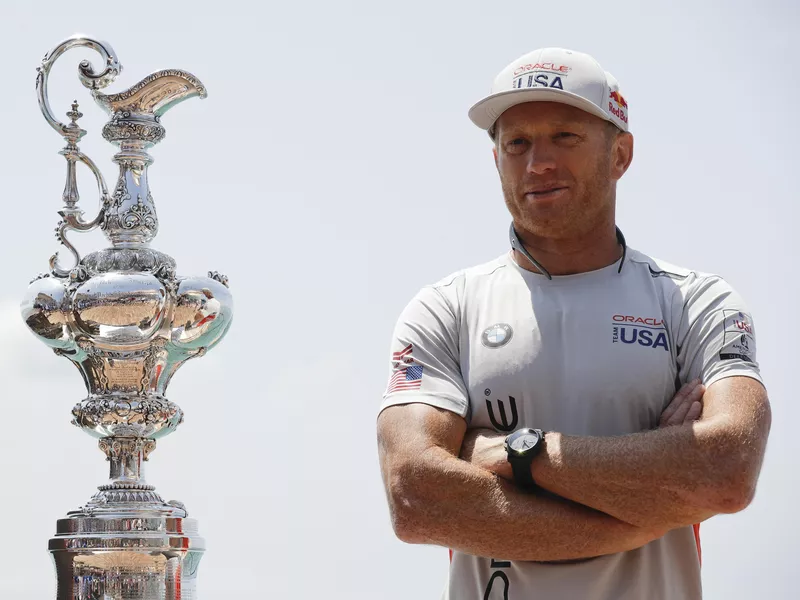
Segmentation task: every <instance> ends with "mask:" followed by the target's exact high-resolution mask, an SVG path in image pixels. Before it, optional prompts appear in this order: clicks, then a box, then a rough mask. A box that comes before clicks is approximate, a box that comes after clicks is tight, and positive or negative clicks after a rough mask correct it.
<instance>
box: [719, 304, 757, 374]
mask: <svg viewBox="0 0 800 600" xmlns="http://www.w3.org/2000/svg"><path fill="white" fill-rule="evenodd" d="M722 314H723V315H724V317H725V332H724V333H723V337H722V348H720V351H719V357H720V358H721V359H722V360H729V359H740V360H745V361H747V362H754V361H753V358H754V357H755V355H756V337H755V334H754V331H753V319H751V318H750V315H748V314H747V313H744V312H741V311H738V310H723V311H722Z"/></svg>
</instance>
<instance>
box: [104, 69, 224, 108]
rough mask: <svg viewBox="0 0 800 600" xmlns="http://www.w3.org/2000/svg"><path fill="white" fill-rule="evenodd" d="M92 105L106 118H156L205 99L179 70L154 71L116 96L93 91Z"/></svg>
mask: <svg viewBox="0 0 800 600" xmlns="http://www.w3.org/2000/svg"><path fill="white" fill-rule="evenodd" d="M92 95H93V96H94V99H95V101H96V102H97V103H98V104H99V105H100V106H101V107H102V108H103V109H104V110H105V111H106V112H107V113H109V114H111V115H116V114H118V113H126V112H127V113H130V114H131V116H134V115H138V116H139V117H147V116H152V117H160V116H161V115H163V114H164V113H165V112H167V111H168V110H169V109H170V108H172V107H173V106H175V105H176V104H179V103H181V102H183V101H184V100H188V99H189V98H194V97H195V96H199V97H200V98H205V97H206V96H207V95H208V92H207V91H206V87H205V86H204V85H203V83H202V82H201V81H200V80H199V79H197V77H195V76H194V75H192V74H191V73H187V72H186V71H182V70H180V69H165V70H163V71H157V72H156V73H152V74H151V75H148V76H147V77H145V78H144V79H142V80H141V81H140V82H139V83H137V84H136V85H133V86H131V87H129V88H128V89H127V90H125V91H124V92H119V93H118V94H103V93H101V92H99V91H96V90H95V91H94V92H93V94H92Z"/></svg>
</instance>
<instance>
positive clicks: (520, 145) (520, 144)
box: [506, 138, 528, 152]
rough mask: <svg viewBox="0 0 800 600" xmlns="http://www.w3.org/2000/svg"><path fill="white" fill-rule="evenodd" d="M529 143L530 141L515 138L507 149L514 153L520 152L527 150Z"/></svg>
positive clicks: (507, 145)
mask: <svg viewBox="0 0 800 600" xmlns="http://www.w3.org/2000/svg"><path fill="white" fill-rule="evenodd" d="M527 143H528V141H527V140H525V139H524V138H514V139H513V140H509V141H508V143H507V144H506V147H507V148H508V149H509V150H511V151H512V152H514V151H516V152H519V151H520V150H522V149H524V148H525V146H526V145H527Z"/></svg>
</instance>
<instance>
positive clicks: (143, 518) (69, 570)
mask: <svg viewBox="0 0 800 600" xmlns="http://www.w3.org/2000/svg"><path fill="white" fill-rule="evenodd" d="M123 512H127V511H123ZM204 551H205V542H204V540H203V538H201V537H199V536H198V534H197V521H196V520H195V519H188V518H185V517H174V516H164V515H163V514H159V511H142V512H141V513H139V514H136V513H128V514H126V515H124V516H123V515H122V514H116V515H114V514H101V515H93V514H86V513H84V512H76V513H72V514H71V515H70V516H69V517H68V518H66V519H60V520H59V521H58V525H57V530H56V535H55V537H54V538H52V539H51V540H50V553H51V554H52V556H53V561H54V562H55V567H56V576H57V578H58V591H57V594H56V599H57V600H196V598H197V592H196V578H197V567H198V563H199V562H200V558H201V557H202V556H203V552H204Z"/></svg>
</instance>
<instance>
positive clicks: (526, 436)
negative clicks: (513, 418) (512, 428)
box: [509, 433, 539, 452]
mask: <svg viewBox="0 0 800 600" xmlns="http://www.w3.org/2000/svg"><path fill="white" fill-rule="evenodd" d="M538 441H539V436H538V435H536V434H535V433H523V434H522V435H520V436H518V437H516V438H514V439H513V440H511V443H510V444H509V446H511V449H512V450H516V451H517V452H524V451H525V450H529V449H530V448H533V447H534V446H535V445H536V444H537V442H538Z"/></svg>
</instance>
